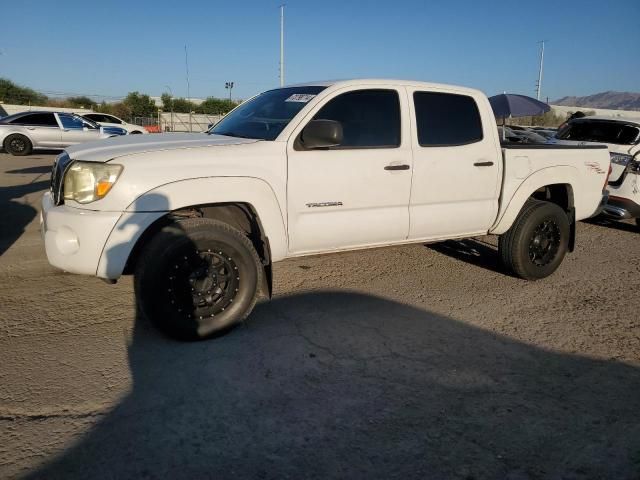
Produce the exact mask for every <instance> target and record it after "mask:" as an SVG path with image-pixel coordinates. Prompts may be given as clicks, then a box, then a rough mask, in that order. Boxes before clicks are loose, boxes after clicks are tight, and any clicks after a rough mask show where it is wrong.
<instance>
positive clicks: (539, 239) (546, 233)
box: [529, 220, 560, 267]
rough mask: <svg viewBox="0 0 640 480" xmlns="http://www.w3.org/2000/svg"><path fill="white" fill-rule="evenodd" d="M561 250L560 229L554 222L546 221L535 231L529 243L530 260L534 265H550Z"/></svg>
mask: <svg viewBox="0 0 640 480" xmlns="http://www.w3.org/2000/svg"><path fill="white" fill-rule="evenodd" d="M558 250H560V227H559V226H558V224H557V223H556V222H554V221H553V220H545V221H544V222H542V223H540V224H539V225H538V226H536V228H535V229H534V231H533V234H532V235H531V240H530V241H529V259H530V260H531V262H532V263H533V264H534V265H537V266H538V267H544V266H546V265H549V264H550V263H551V262H552V261H553V259H554V258H556V255H557V253H558Z"/></svg>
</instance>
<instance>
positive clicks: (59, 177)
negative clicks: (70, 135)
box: [50, 152, 72, 205]
mask: <svg viewBox="0 0 640 480" xmlns="http://www.w3.org/2000/svg"><path fill="white" fill-rule="evenodd" d="M71 163H72V161H71V158H69V154H68V153H67V152H62V153H61V154H60V155H58V156H57V157H56V161H55V162H54V163H53V170H52V171H51V187H50V189H51V196H52V197H53V204H54V205H62V204H63V203H64V191H63V190H64V174H65V173H66V171H67V169H68V168H69V166H70V165H71Z"/></svg>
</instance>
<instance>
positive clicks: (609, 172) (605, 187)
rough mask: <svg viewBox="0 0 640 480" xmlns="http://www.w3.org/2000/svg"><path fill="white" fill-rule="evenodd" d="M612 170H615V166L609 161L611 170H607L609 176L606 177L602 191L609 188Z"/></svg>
mask: <svg viewBox="0 0 640 480" xmlns="http://www.w3.org/2000/svg"><path fill="white" fill-rule="evenodd" d="M611 172H613V167H612V166H611V163H609V171H608V172H607V176H606V178H605V179H604V185H603V186H602V191H605V190H606V189H607V184H608V183H609V177H610V176H611Z"/></svg>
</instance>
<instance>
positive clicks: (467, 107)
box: [413, 92, 483, 147]
mask: <svg viewBox="0 0 640 480" xmlns="http://www.w3.org/2000/svg"><path fill="white" fill-rule="evenodd" d="M413 102H414V105H415V110H416V125H417V129H418V143H419V144H420V146H422V147H443V146H445V147H446V146H456V145H467V144H470V143H475V142H479V141H480V140H482V138H483V137H482V121H481V119H480V111H479V110H478V106H477V105H476V101H475V100H474V99H473V98H471V97H469V96H466V95H456V94H451V93H437V92H414V94H413Z"/></svg>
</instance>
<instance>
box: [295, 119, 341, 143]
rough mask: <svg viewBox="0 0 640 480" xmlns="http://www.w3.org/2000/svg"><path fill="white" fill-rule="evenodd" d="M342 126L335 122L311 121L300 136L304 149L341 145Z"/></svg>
mask: <svg viewBox="0 0 640 480" xmlns="http://www.w3.org/2000/svg"><path fill="white" fill-rule="evenodd" d="M343 137H344V134H343V132H342V124H341V123H340V122H336V121H335V120H311V121H310V122H309V123H308V124H307V126H306V127H304V128H303V129H302V133H301V134H300V142H301V143H302V145H303V146H304V148H308V149H312V148H327V147H336V146H338V145H340V144H341V143H342V140H343Z"/></svg>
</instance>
